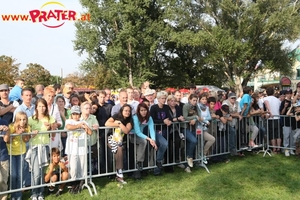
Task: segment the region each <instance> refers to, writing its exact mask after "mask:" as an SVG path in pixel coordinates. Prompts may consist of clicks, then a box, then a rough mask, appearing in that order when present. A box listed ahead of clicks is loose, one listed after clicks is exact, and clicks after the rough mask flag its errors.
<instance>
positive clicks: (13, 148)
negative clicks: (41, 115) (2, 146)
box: [6, 124, 30, 156]
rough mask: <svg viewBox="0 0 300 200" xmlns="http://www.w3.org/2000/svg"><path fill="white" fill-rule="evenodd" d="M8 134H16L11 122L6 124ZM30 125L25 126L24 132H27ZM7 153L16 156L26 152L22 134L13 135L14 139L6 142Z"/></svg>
mask: <svg viewBox="0 0 300 200" xmlns="http://www.w3.org/2000/svg"><path fill="white" fill-rule="evenodd" d="M8 128H9V132H10V134H16V131H15V127H14V125H13V124H10V125H9V126H8ZM29 132H30V127H27V128H26V129H25V131H24V133H29ZM6 146H7V150H8V154H9V155H13V156H17V155H22V154H24V153H25V152H26V143H25V142H24V141H23V139H22V136H21V135H20V136H15V137H14V139H12V141H11V142H10V144H8V143H7V144H6Z"/></svg>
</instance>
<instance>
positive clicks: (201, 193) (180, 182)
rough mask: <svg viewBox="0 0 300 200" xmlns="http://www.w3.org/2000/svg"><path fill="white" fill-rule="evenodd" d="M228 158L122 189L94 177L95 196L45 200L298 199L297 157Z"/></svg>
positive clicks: (130, 181)
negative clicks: (227, 159) (207, 170)
mask: <svg viewBox="0 0 300 200" xmlns="http://www.w3.org/2000/svg"><path fill="white" fill-rule="evenodd" d="M230 159H231V161H230V162H229V163H228V164H226V163H214V164H208V166H207V167H208V169H209V170H210V173H207V172H206V170H205V169H204V168H198V167H194V168H193V169H192V173H190V174H188V173H186V172H185V171H184V170H183V169H180V168H178V167H175V172H174V173H164V174H163V175H162V176H158V177H156V176H153V175H152V173H149V175H148V176H145V177H143V179H142V180H140V181H137V180H133V179H131V178H129V177H125V180H126V181H127V182H128V184H127V185H124V187H123V188H119V187H118V186H117V183H116V182H115V181H114V180H110V179H109V178H106V177H103V178H95V179H94V180H93V181H94V183H95V185H96V188H97V192H98V195H97V196H93V197H90V195H89V192H88V190H87V189H84V190H83V191H82V193H80V194H76V195H74V194H69V193H68V192H67V191H65V192H64V193H63V194H62V195H61V196H60V197H54V196H51V195H50V196H46V199H73V200H75V199H80V200H83V199H129V200H133V199H196V200H198V199H230V200H234V199H247V200H248V199H251V200H253V199H263V200H266V199H287V200H291V199H295V200H296V199H297V200H298V199H300V190H299V188H300V168H299V163H300V159H299V158H298V157H297V156H290V157H285V156H284V155H283V154H282V155H275V156H272V157H269V156H268V155H266V157H263V154H253V153H251V152H249V153H246V156H245V157H243V158H241V157H230ZM28 196H29V193H27V194H26V195H25V197H26V198H27V197H28ZM26 198H24V199H26Z"/></svg>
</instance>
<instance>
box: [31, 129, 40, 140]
mask: <svg viewBox="0 0 300 200" xmlns="http://www.w3.org/2000/svg"><path fill="white" fill-rule="evenodd" d="M32 133H33V134H31V137H32V138H34V137H35V136H36V135H37V134H38V133H39V131H38V130H34V131H32Z"/></svg>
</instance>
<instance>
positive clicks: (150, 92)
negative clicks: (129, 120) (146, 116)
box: [143, 88, 155, 109]
mask: <svg viewBox="0 0 300 200" xmlns="http://www.w3.org/2000/svg"><path fill="white" fill-rule="evenodd" d="M154 93H155V90H153V89H150V88H147V89H146V90H145V93H144V94H143V95H144V96H145V98H146V99H147V100H148V101H149V103H150V106H149V109H150V108H151V106H153V105H154V104H155V102H154V99H155V98H154Z"/></svg>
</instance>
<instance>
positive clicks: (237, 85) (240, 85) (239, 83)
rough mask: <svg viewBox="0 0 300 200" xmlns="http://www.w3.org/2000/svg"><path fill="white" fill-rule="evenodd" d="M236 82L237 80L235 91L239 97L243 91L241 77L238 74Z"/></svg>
mask: <svg viewBox="0 0 300 200" xmlns="http://www.w3.org/2000/svg"><path fill="white" fill-rule="evenodd" d="M234 82H235V93H236V95H237V97H239V96H240V95H241V94H242V93H243V87H242V83H241V78H240V77H238V76H236V77H235V80H234Z"/></svg>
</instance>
